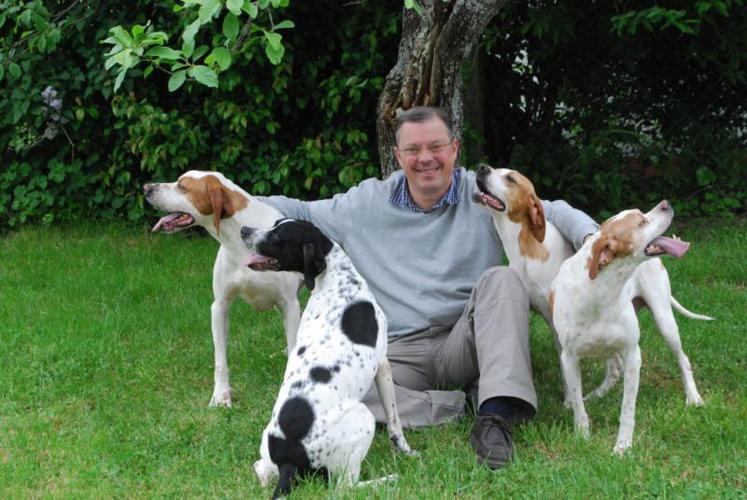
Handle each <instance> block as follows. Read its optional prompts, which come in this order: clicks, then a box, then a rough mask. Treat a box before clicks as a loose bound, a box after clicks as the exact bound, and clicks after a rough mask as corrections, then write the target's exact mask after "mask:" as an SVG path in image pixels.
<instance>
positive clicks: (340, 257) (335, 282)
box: [312, 242, 367, 294]
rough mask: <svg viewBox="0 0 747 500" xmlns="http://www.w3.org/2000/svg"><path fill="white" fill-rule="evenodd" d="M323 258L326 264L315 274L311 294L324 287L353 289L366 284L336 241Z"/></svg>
mask: <svg viewBox="0 0 747 500" xmlns="http://www.w3.org/2000/svg"><path fill="white" fill-rule="evenodd" d="M325 260H326V262H327V266H326V268H325V269H324V271H322V272H321V273H319V274H318V275H317V276H316V279H315V284H314V291H313V292H312V294H314V293H316V292H317V291H321V290H324V289H326V288H331V289H333V290H344V289H354V290H355V289H360V288H362V287H366V286H367V285H366V282H365V280H364V279H363V277H362V276H361V275H360V273H358V270H357V269H356V268H355V266H354V265H353V262H352V261H351V260H350V257H348V254H346V253H345V251H344V250H343V249H342V247H340V245H338V244H337V243H335V242H332V250H330V251H329V253H328V254H327V256H326V257H325Z"/></svg>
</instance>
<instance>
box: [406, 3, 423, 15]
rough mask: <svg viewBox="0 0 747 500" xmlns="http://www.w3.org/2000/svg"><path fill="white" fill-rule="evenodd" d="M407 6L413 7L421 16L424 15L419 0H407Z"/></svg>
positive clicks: (408, 7)
mask: <svg viewBox="0 0 747 500" xmlns="http://www.w3.org/2000/svg"><path fill="white" fill-rule="evenodd" d="M405 8H406V9H413V10H414V11H415V12H416V13H417V14H418V15H419V16H422V15H423V8H422V7H421V6H420V4H419V3H418V0H405Z"/></svg>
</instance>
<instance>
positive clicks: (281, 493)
mask: <svg viewBox="0 0 747 500" xmlns="http://www.w3.org/2000/svg"><path fill="white" fill-rule="evenodd" d="M278 469H279V470H280V478H279V480H278V485H277V486H276V487H275V491H274V492H273V493H272V499H273V500H275V499H277V498H282V497H285V496H288V495H289V494H290V492H291V485H292V483H293V479H294V477H295V475H296V471H297V470H298V467H296V464H292V463H285V464H282V465H281V466H280V467H278Z"/></svg>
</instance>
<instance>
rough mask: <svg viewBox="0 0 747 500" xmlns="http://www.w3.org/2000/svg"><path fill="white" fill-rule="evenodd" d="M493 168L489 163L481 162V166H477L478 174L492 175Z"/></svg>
mask: <svg viewBox="0 0 747 500" xmlns="http://www.w3.org/2000/svg"><path fill="white" fill-rule="evenodd" d="M492 170H493V169H492V168H490V166H489V165H485V164H484V163H481V164H480V166H479V167H477V175H479V176H484V175H490V172H491V171H492Z"/></svg>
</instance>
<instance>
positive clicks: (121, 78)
mask: <svg viewBox="0 0 747 500" xmlns="http://www.w3.org/2000/svg"><path fill="white" fill-rule="evenodd" d="M125 73H127V68H122V70H121V71H120V72H119V74H118V75H117V79H116V80H114V93H116V92H117V90H119V87H120V86H121V85H122V82H123V81H124V77H125Z"/></svg>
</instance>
